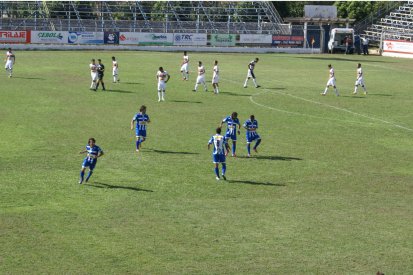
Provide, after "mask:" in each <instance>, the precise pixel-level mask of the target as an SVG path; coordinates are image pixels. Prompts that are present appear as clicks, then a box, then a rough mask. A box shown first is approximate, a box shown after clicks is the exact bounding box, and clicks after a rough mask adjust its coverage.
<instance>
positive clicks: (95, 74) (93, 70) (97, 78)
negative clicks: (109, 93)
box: [89, 56, 120, 92]
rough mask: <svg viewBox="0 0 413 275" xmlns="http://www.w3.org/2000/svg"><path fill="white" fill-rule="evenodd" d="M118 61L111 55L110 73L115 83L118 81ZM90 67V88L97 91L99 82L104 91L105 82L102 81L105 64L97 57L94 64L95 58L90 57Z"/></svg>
mask: <svg viewBox="0 0 413 275" xmlns="http://www.w3.org/2000/svg"><path fill="white" fill-rule="evenodd" d="M118 67H119V65H118V61H116V58H115V57H114V56H112V75H113V83H117V82H119V81H120V79H119V77H118ZM89 69H90V77H91V78H92V83H91V84H90V90H92V91H95V92H96V91H97V89H98V88H99V84H102V90H103V91H105V90H106V88H105V82H104V81H103V77H104V75H105V65H103V63H102V60H101V59H98V64H96V60H95V59H92V60H91V62H90V64H89Z"/></svg>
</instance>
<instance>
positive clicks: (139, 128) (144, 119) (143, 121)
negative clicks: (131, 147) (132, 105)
mask: <svg viewBox="0 0 413 275" xmlns="http://www.w3.org/2000/svg"><path fill="white" fill-rule="evenodd" d="M135 121H136V152H139V149H140V147H141V144H142V142H144V141H145V140H146V127H147V124H148V123H149V122H151V121H150V119H149V116H148V115H147V114H146V106H145V105H142V106H141V107H140V109H139V113H136V114H135V115H134V116H133V118H132V120H131V122H130V129H131V130H133V128H134V122H135Z"/></svg>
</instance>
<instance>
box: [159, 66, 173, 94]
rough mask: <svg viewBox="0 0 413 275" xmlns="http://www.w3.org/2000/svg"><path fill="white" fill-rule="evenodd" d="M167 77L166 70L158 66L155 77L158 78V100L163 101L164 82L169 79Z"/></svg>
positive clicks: (168, 76)
mask: <svg viewBox="0 0 413 275" xmlns="http://www.w3.org/2000/svg"><path fill="white" fill-rule="evenodd" d="M169 78H170V75H169V74H168V72H167V71H164V69H163V68H162V67H159V71H158V72H157V73H156V79H158V102H160V101H165V89H166V83H167V82H168V81H169Z"/></svg>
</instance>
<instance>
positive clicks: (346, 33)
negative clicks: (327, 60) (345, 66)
mask: <svg viewBox="0 0 413 275" xmlns="http://www.w3.org/2000/svg"><path fill="white" fill-rule="evenodd" d="M346 39H349V40H350V53H353V52H354V29H352V28H334V29H331V32H330V40H329V41H328V51H329V52H331V53H335V52H345V51H346Z"/></svg>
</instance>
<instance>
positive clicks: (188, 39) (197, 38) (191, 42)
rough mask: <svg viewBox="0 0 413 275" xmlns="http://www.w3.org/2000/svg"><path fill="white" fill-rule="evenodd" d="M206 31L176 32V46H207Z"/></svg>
mask: <svg viewBox="0 0 413 275" xmlns="http://www.w3.org/2000/svg"><path fill="white" fill-rule="evenodd" d="M206 44H207V34H206V33H175V34H174V45H175V46H206Z"/></svg>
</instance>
